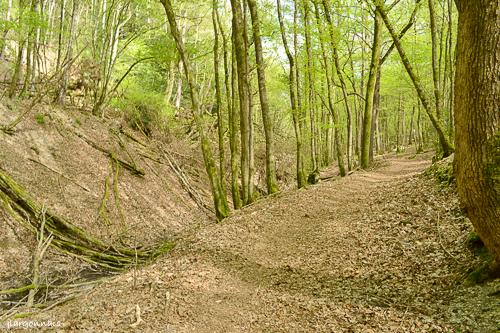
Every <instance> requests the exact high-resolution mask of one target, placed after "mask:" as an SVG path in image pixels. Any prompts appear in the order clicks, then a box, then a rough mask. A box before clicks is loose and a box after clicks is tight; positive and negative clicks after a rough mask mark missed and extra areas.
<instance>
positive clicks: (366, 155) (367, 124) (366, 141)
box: [361, 9, 382, 169]
mask: <svg viewBox="0 0 500 333" xmlns="http://www.w3.org/2000/svg"><path fill="white" fill-rule="evenodd" d="M381 39H382V17H381V15H380V11H379V10H378V9H377V10H375V18H374V33H373V45H372V57H371V61H370V74H369V76H368V83H367V85H366V97H365V112H364V116H363V134H362V137H361V138H362V139H361V167H362V168H363V169H366V168H368V167H369V165H370V137H371V132H372V116H373V97H374V95H375V86H376V81H377V73H378V70H379V63H380V49H381Z"/></svg>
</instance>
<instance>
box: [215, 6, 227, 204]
mask: <svg viewBox="0 0 500 333" xmlns="http://www.w3.org/2000/svg"><path fill="white" fill-rule="evenodd" d="M212 6H213V8H212V25H213V29H214V81H215V107H216V110H217V134H218V139H219V181H220V184H221V195H222V196H223V197H226V196H227V193H226V158H225V155H224V122H223V120H222V96H221V94H222V93H221V86H220V78H219V29H218V28H217V14H216V10H217V0H213V3H212Z"/></svg>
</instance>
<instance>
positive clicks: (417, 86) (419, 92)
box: [376, 3, 454, 157]
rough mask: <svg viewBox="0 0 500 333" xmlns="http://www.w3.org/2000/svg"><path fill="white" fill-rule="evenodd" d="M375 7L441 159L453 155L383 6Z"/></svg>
mask: <svg viewBox="0 0 500 333" xmlns="http://www.w3.org/2000/svg"><path fill="white" fill-rule="evenodd" d="M376 7H377V9H378V10H379V11H380V14H381V16H382V19H383V21H384V24H385V26H386V27H387V29H388V30H389V33H390V34H391V37H392V39H393V41H394V44H395V46H396V48H397V50H398V52H399V55H400V58H401V61H402V62H403V65H404V67H405V69H406V71H407V73H408V75H409V76H410V79H411V81H412V83H413V85H414V87H415V90H416V91H417V95H418V97H419V99H420V101H421V102H422V106H423V107H424V110H425V112H426V113H427V115H428V116H429V119H430V120H431V123H432V126H433V127H434V129H435V130H436V132H437V134H438V137H439V142H440V145H441V149H442V150H443V157H446V156H449V155H450V154H451V153H453V151H454V147H453V145H452V144H451V142H450V141H449V139H448V137H447V135H446V134H445V132H444V129H443V124H442V123H441V121H440V120H439V119H437V117H436V115H435V114H434V112H433V110H432V106H431V103H430V102H429V98H428V96H427V94H426V93H425V91H424V89H423V87H422V85H421V83H420V78H419V77H418V76H417V74H416V72H415V71H414V70H413V67H412V66H411V64H410V61H409V59H408V57H407V56H406V53H405V51H404V49H403V46H402V45H401V42H400V40H399V37H398V36H397V35H396V32H395V31H394V28H393V27H392V24H391V23H390V21H389V18H388V17H387V13H386V12H385V10H384V8H383V6H382V5H380V4H378V3H377V4H376Z"/></svg>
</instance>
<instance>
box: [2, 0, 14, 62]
mask: <svg viewBox="0 0 500 333" xmlns="http://www.w3.org/2000/svg"><path fill="white" fill-rule="evenodd" d="M11 11H12V0H9V1H8V2H7V11H6V12H5V21H6V22H9V21H10V14H11ZM8 33H9V29H8V28H6V29H5V30H4V32H3V36H2V39H3V42H2V45H1V48H0V59H2V58H3V53H4V52H5V48H6V46H7V34H8Z"/></svg>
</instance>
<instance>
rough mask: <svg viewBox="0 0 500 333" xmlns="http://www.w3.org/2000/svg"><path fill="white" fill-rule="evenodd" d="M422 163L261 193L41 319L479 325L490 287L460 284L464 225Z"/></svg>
mask: <svg viewBox="0 0 500 333" xmlns="http://www.w3.org/2000/svg"><path fill="white" fill-rule="evenodd" d="M429 164H430V163H429V162H428V161H427V160H418V159H409V158H407V157H404V158H394V157H391V158H388V159H386V160H384V161H382V166H381V167H380V168H378V169H376V170H374V171H370V172H356V173H354V174H353V175H351V176H349V177H346V178H344V179H341V180H336V181H326V182H322V183H320V184H318V185H316V186H310V187H309V188H307V189H304V190H299V191H291V192H287V193H283V194H280V195H278V196H277V197H273V198H267V199H264V200H262V201H259V202H257V203H256V204H254V205H251V206H250V207H247V208H245V209H243V210H241V211H239V212H237V213H236V214H235V215H234V216H232V217H230V218H229V219H227V220H225V221H224V222H223V223H221V224H216V225H210V226H208V227H203V228H200V229H198V230H196V231H194V232H192V233H190V234H188V235H185V236H184V237H183V238H182V240H181V241H180V242H179V243H178V245H177V247H176V249H174V251H172V252H171V254H169V255H167V256H166V257H164V258H161V259H160V260H159V261H157V262H156V263H154V264H153V265H151V266H148V267H145V268H143V269H140V270H138V271H136V272H134V271H132V272H129V273H127V274H125V275H121V276H119V277H116V278H114V279H113V280H111V281H109V282H107V283H105V284H104V285H102V286H100V287H98V288H96V289H94V290H93V291H92V292H90V293H89V294H87V295H86V296H85V297H82V298H80V299H78V300H76V301H73V302H71V303H68V304H66V305H64V306H62V307H59V308H55V309H53V310H51V311H49V312H46V313H44V314H43V315H40V316H39V318H40V319H42V318H44V319H51V320H54V321H57V320H59V321H62V322H63V323H64V328H62V329H61V331H88V332H97V331H98V332H135V331H136V332H431V331H435V332H448V331H450V332H451V331H453V332H454V331H457V330H461V331H466V332H467V331H478V332H481V331H484V332H487V331H489V329H492V328H494V327H495V326H494V325H495V324H494V321H498V320H499V319H500V317H498V313H497V312H495V311H497V310H496V309H497V308H496V307H495V306H496V305H498V298H495V297H494V296H487V294H488V293H490V294H491V293H492V292H494V291H495V290H498V281H496V282H495V281H494V282H492V283H490V284H488V285H485V286H482V287H464V286H463V285H462V284H461V282H462V281H463V280H464V272H466V270H467V268H468V267H469V265H470V263H471V262H472V261H473V259H472V254H471V253H470V252H467V251H466V249H464V248H465V246H464V243H465V238H466V237H467V232H468V231H469V230H470V226H469V225H468V222H467V220H466V219H464V218H463V217H462V216H461V215H460V211H459V209H458V202H457V199H456V198H455V197H454V195H452V194H451V193H449V192H446V191H445V192H443V191H441V190H439V189H438V188H437V187H436V184H435V183H433V181H432V180H429V179H426V178H424V177H422V176H418V175H417V174H418V173H420V172H421V171H422V170H424V169H425V168H426V167H427V166H428V165H429ZM495 288H497V289H495ZM471 295H474V296H471ZM477 307H480V308H481V311H479V313H480V314H477V313H476V312H474V311H473V310H471V309H474V308H477ZM138 312H140V320H138V316H137V313H138ZM134 323H135V324H134Z"/></svg>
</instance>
